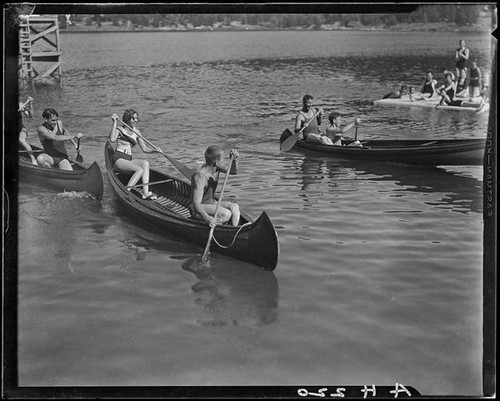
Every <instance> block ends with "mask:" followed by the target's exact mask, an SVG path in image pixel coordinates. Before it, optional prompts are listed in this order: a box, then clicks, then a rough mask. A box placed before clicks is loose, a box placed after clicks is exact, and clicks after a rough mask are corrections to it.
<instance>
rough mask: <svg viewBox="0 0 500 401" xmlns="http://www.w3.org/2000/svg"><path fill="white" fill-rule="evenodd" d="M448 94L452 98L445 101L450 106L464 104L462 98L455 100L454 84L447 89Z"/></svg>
mask: <svg viewBox="0 0 500 401" xmlns="http://www.w3.org/2000/svg"><path fill="white" fill-rule="evenodd" d="M446 94H447V95H448V97H449V98H450V100H445V101H444V102H445V103H446V104H447V105H448V106H461V105H462V101H461V100H453V96H455V88H453V86H452V87H451V88H450V89H448V90H447V91H446Z"/></svg>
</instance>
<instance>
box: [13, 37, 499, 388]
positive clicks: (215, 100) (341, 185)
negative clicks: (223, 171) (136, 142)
mask: <svg viewBox="0 0 500 401" xmlns="http://www.w3.org/2000/svg"><path fill="white" fill-rule="evenodd" d="M460 38H464V39H465V40H466V41H467V45H468V47H470V48H471V52H472V54H473V57H475V58H477V59H478V64H479V65H480V66H481V67H483V72H485V73H488V72H489V68H490V67H489V65H490V62H491V56H490V39H489V37H488V36H487V35H485V34H467V35H461V36H457V35H456V34H455V33H440V34H436V33H417V34H416V33H401V32H398V33H384V32H231V33H102V34H99V33H93V34H63V35H62V36H61V41H62V46H63V57H62V59H63V66H62V68H63V85H62V87H60V88H54V87H40V88H38V89H37V90H36V92H34V93H32V95H33V97H34V98H35V113H36V119H35V120H34V121H26V120H25V125H26V126H27V127H28V128H29V129H30V131H31V133H32V136H31V141H32V142H33V143H35V144H38V140H37V138H36V134H34V132H35V127H36V125H37V124H39V123H40V122H41V112H42V111H43V109H44V108H46V107H54V108H55V109H56V110H58V112H59V115H60V118H61V119H62V120H63V121H64V122H65V125H66V126H67V128H68V129H69V130H70V131H71V132H78V131H81V132H83V133H84V135H85V138H84V141H83V142H82V155H83V156H84V159H85V161H86V162H91V161H94V160H96V161H97V162H98V163H99V165H100V167H101V169H102V171H103V174H104V175H106V169H105V165H104V144H105V141H106V138H107V134H108V132H109V129H110V127H111V119H110V116H111V114H113V113H118V114H119V115H120V116H121V114H122V113H123V111H124V110H125V109H126V108H134V109H135V110H137V111H138V113H139V115H140V119H141V121H140V127H141V130H142V132H143V134H144V135H146V137H147V138H148V139H150V140H151V141H153V142H154V143H155V144H157V145H159V146H161V148H162V149H163V150H164V152H166V153H167V154H169V155H170V156H173V157H175V158H176V159H177V160H178V161H180V162H181V163H184V164H186V165H189V166H191V167H195V166H198V165H199V163H200V162H201V161H202V154H203V152H204V149H205V148H206V146H208V145H210V144H220V145H222V146H224V147H225V148H226V149H229V148H236V149H238V150H239V152H240V154H241V156H242V157H241V160H240V166H239V175H237V176H231V177H230V179H229V180H228V184H227V187H226V192H225V195H224V196H225V197H227V198H228V199H229V198H232V199H233V200H236V201H238V203H239V204H240V206H241V208H242V209H244V210H245V211H247V212H249V213H250V214H251V215H253V216H258V215H259V214H260V213H261V212H262V211H263V210H265V211H267V213H268V214H269V216H270V217H271V220H272V221H273V223H274V225H275V226H276V229H277V231H278V235H279V242H280V260H279V264H278V267H277V268H276V270H275V271H274V272H264V271H262V270H260V269H259V268H257V267H254V266H252V265H247V264H244V263H242V262H239V261H236V260H233V259H229V258H225V257H222V256H219V255H216V254H213V255H211V264H212V267H213V272H212V274H211V275H210V276H208V277H205V276H198V277H197V276H195V275H194V274H193V273H192V272H190V271H189V270H187V269H186V268H185V267H186V262H187V261H188V260H189V258H190V257H192V256H193V255H199V254H200V253H201V252H202V250H200V249H199V248H197V247H195V246H193V245H190V244H187V243H183V242H180V241H179V240H178V239H177V238H175V237H169V236H161V235H159V234H158V233H154V232H152V231H150V230H148V229H147V228H146V227H144V226H139V225H137V224H136V222H134V221H132V220H130V219H129V218H128V216H127V215H125V214H124V213H123V211H122V210H121V209H119V208H118V204H117V202H116V199H115V197H114V195H113V193H112V192H111V188H110V187H109V185H108V182H107V179H106V177H105V194H104V198H103V200H102V202H96V201H95V200H93V199H92V198H90V197H89V196H86V195H84V194H83V195H82V194H76V193H69V194H67V193H66V194H60V193H55V192H52V191H46V190H44V189H41V188H38V187H35V186H28V185H23V184H22V185H21V186H20V192H19V293H18V294H19V304H18V308H19V309H18V311H19V315H18V319H19V326H18V329H19V332H18V334H19V340H18V347H19V349H18V356H19V360H18V363H19V384H20V385H21V386H100V385H106V386H149V385H155V386H194V385H196V386H198V385H277V386H282V385H302V386H304V385H310V386H313V385H324V384H331V385H349V384H358V385H359V384H367V385H372V384H375V385H377V384H378V385H392V384H394V383H396V382H399V383H404V384H407V385H411V386H413V387H415V388H416V389H418V390H419V391H420V392H421V393H422V394H456V395H479V394H480V393H481V377H482V376H481V375H482V371H481V363H482V257H483V248H482V237H483V219H482V212H483V210H482V208H483V205H482V168H481V167H467V168H464V167H454V168H447V169H444V168H422V167H409V166H403V165H396V166H394V165H387V164H384V163H354V162H345V161H339V160H334V159H328V158H326V157H312V156H304V155H303V154H301V153H297V152H288V153H284V152H280V150H279V142H278V140H279V136H280V134H281V132H282V131H283V130H284V129H285V128H291V127H292V124H293V118H294V116H295V113H296V112H297V111H298V110H299V109H300V106H301V99H302V96H303V95H304V94H305V93H311V94H313V95H314V97H315V102H316V104H318V105H321V106H322V107H323V108H324V109H325V110H326V111H327V112H329V111H331V110H334V109H335V110H341V111H343V112H345V113H347V116H346V118H345V119H346V120H347V121H350V120H351V119H353V118H354V117H355V116H357V115H360V116H361V119H362V124H361V126H360V127H359V131H358V137H359V138H361V139H363V138H365V139H368V138H464V137H478V138H480V137H485V136H486V127H487V119H488V116H487V114H479V115H476V114H474V113H460V112H451V111H441V110H428V109H414V110H413V109H407V108H389V107H388V108H378V107H375V106H373V100H376V99H378V98H381V97H382V95H384V94H385V93H387V92H389V91H391V90H394V89H397V88H398V87H399V86H400V85H401V84H402V83H407V84H412V85H415V86H420V85H421V83H422V81H423V78H424V76H425V72H426V71H427V70H428V69H431V70H433V71H435V73H436V75H438V76H439V75H440V74H439V72H440V71H441V70H442V68H444V67H453V65H454V62H453V57H454V49H455V48H456V46H457V44H458V40H459V39H460ZM439 78H440V77H439ZM353 134H354V133H353V132H351V135H353ZM136 152H137V153H136V157H146V156H145V155H141V153H140V151H139V150H137V151H136ZM148 159H149V160H150V162H151V165H152V166H153V168H156V169H161V170H164V171H167V172H170V173H174V174H179V173H178V172H177V171H176V170H175V169H174V168H173V167H172V165H171V164H170V163H169V162H168V160H167V159H166V158H164V157H163V156H161V155H154V156H149V157H148ZM257 251H258V250H256V252H257Z"/></svg>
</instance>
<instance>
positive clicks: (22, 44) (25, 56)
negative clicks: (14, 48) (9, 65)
mask: <svg viewBox="0 0 500 401" xmlns="http://www.w3.org/2000/svg"><path fill="white" fill-rule="evenodd" d="M19 77H20V79H21V81H23V82H24V83H36V82H37V81H44V80H47V81H52V80H55V81H57V83H60V80H61V47H60V40H59V21H58V17H57V15H45V16H42V15H26V16H21V21H20V24H19Z"/></svg>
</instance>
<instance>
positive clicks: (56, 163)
mask: <svg viewBox="0 0 500 401" xmlns="http://www.w3.org/2000/svg"><path fill="white" fill-rule="evenodd" d="M42 117H43V118H44V120H45V121H44V123H43V124H42V125H40V126H39V127H38V129H37V131H38V138H39V139H40V142H41V143H42V146H43V150H44V153H42V154H40V155H39V156H38V157H37V161H38V164H39V165H41V166H44V167H57V168H59V169H61V170H73V167H72V166H71V163H70V161H69V160H68V154H67V152H66V148H65V146H64V142H66V141H70V142H71V143H72V144H73V145H74V147H75V148H77V146H78V145H77V144H76V142H75V139H80V138H82V137H83V134H82V133H78V134H76V135H75V136H73V135H71V134H70V133H69V132H68V130H67V129H66V128H65V127H64V125H63V122H62V121H61V120H59V116H58V114H57V111H55V110H54V109H45V110H44V112H43V113H42Z"/></svg>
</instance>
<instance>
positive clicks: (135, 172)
mask: <svg viewBox="0 0 500 401" xmlns="http://www.w3.org/2000/svg"><path fill="white" fill-rule="evenodd" d="M111 119H112V120H113V124H112V126H111V131H110V133H109V140H110V141H111V142H113V143H114V142H116V148H115V152H114V154H113V166H114V168H115V169H116V170H117V171H118V172H120V173H124V174H131V177H130V180H129V181H128V184H127V186H128V187H131V186H133V185H135V184H137V182H138V181H139V180H140V179H142V183H143V184H146V185H144V191H143V195H142V198H143V199H151V200H155V199H157V198H158V197H157V196H156V195H154V194H153V193H152V192H150V191H149V186H148V185H147V184H148V183H149V162H148V161H147V160H142V159H134V158H133V157H132V148H133V147H134V146H135V145H136V144H139V146H140V148H141V149H142V151H143V152H144V153H155V152H161V149H159V148H156V149H150V148H149V147H148V146H147V145H146V143H145V142H144V140H143V139H142V135H141V132H140V131H139V129H138V128H137V121H139V115H138V114H137V112H136V111H135V110H132V109H128V110H125V112H124V113H123V118H122V119H123V122H124V123H125V124H123V125H122V126H121V127H118V115H117V114H116V113H115V114H113V115H112V116H111ZM130 190H131V188H129V191H130Z"/></svg>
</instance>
